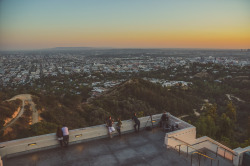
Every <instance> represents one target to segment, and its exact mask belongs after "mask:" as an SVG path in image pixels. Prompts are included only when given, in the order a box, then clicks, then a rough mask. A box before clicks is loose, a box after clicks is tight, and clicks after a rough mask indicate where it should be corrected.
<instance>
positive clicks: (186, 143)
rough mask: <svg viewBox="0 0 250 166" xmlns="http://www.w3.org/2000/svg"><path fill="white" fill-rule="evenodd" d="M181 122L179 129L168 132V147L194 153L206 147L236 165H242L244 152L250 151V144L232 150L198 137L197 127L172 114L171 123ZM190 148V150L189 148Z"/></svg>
mask: <svg viewBox="0 0 250 166" xmlns="http://www.w3.org/2000/svg"><path fill="white" fill-rule="evenodd" d="M176 122H179V123H180V124H179V127H180V129H179V130H176V131H172V132H169V133H166V136H165V144H166V146H167V147H172V148H175V149H176V150H178V151H181V152H184V153H190V154H192V153H193V152H195V151H199V149H203V148H206V149H208V150H210V151H212V152H214V153H215V154H216V156H217V155H220V156H222V157H224V158H225V159H228V160H231V161H232V163H233V164H234V165H235V166H238V165H241V162H242V156H243V153H244V152H246V151H250V146H249V147H246V148H244V149H242V148H237V149H235V150H232V149H230V148H228V147H227V146H225V145H223V144H221V143H219V142H217V141H215V140H213V139H211V138H209V137H207V136H204V137H200V138H198V139H196V128H195V127H194V126H192V125H190V124H188V123H186V122H184V121H182V120H180V119H178V118H176V117H174V116H171V121H170V123H171V125H172V124H176ZM187 149H188V150H187Z"/></svg>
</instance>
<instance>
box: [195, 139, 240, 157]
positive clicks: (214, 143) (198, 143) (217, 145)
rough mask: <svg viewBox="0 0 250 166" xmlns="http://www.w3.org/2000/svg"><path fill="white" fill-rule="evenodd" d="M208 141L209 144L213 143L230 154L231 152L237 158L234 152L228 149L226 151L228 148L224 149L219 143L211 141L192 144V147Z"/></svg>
mask: <svg viewBox="0 0 250 166" xmlns="http://www.w3.org/2000/svg"><path fill="white" fill-rule="evenodd" d="M207 141H209V142H211V143H213V144H216V145H217V146H218V147H220V148H222V149H225V150H227V151H228V152H230V153H231V154H233V155H234V156H237V155H236V154H235V153H234V152H233V151H232V150H228V149H226V148H224V147H222V146H220V145H218V143H216V142H214V141H211V140H205V141H201V142H197V143H195V144H192V146H194V145H198V144H200V143H203V142H207Z"/></svg>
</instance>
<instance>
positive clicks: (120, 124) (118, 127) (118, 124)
mask: <svg viewBox="0 0 250 166" xmlns="http://www.w3.org/2000/svg"><path fill="white" fill-rule="evenodd" d="M121 127H122V121H121V119H120V118H118V119H117V124H116V129H117V131H118V133H119V136H121Z"/></svg>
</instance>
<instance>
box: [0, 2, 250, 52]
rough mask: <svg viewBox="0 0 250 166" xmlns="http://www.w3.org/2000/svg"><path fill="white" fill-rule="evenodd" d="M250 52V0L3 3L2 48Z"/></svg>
mask: <svg viewBox="0 0 250 166" xmlns="http://www.w3.org/2000/svg"><path fill="white" fill-rule="evenodd" d="M52 47H114V48H217V49H246V48H248V49H250V0H0V50H12V49H41V48H52Z"/></svg>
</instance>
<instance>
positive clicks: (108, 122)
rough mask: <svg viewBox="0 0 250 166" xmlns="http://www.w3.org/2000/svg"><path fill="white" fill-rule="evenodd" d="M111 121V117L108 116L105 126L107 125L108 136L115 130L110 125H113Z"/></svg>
mask: <svg viewBox="0 0 250 166" xmlns="http://www.w3.org/2000/svg"><path fill="white" fill-rule="evenodd" d="M113 123H114V122H113V121H112V119H111V116H109V118H108V120H107V127H108V134H109V137H110V138H112V132H114V131H115V128H114V127H113V126H112V125H113Z"/></svg>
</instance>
